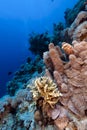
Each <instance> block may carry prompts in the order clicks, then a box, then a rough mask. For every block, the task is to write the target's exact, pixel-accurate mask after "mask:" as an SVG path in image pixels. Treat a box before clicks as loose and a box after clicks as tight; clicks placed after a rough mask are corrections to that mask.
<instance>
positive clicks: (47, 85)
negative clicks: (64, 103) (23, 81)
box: [27, 77, 62, 108]
mask: <svg viewBox="0 0 87 130" xmlns="http://www.w3.org/2000/svg"><path fill="white" fill-rule="evenodd" d="M27 87H29V86H27ZM30 88H31V92H32V93H33V99H34V100H36V101H37V100H38V99H39V98H41V97H42V98H43V105H44V106H46V104H49V105H50V106H51V107H52V108H53V107H54V105H55V104H56V103H57V102H58V99H59V97H60V96H62V95H61V93H60V92H59V91H58V88H57V85H56V84H55V83H54V82H53V81H52V79H50V78H48V77H40V78H37V79H36V80H35V84H34V87H32V86H30Z"/></svg>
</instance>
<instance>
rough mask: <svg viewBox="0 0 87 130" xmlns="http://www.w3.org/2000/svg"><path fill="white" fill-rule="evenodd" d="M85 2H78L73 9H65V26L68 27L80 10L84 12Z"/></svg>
mask: <svg viewBox="0 0 87 130" xmlns="http://www.w3.org/2000/svg"><path fill="white" fill-rule="evenodd" d="M86 2H87V1H86V0H79V1H78V2H77V3H76V5H75V6H74V7H73V9H67V10H66V11H65V22H66V26H70V25H71V24H72V23H73V21H74V20H75V18H76V17H77V15H78V13H79V12H80V11H82V10H86V5H87V3H86Z"/></svg>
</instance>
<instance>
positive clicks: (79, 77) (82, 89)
mask: <svg viewBox="0 0 87 130" xmlns="http://www.w3.org/2000/svg"><path fill="white" fill-rule="evenodd" d="M73 10H74V11H73ZM72 12H73V13H72ZM65 19H66V25H67V26H68V27H67V28H64V26H63V24H62V23H59V24H54V31H53V36H52V37H49V36H48V33H44V34H32V35H30V39H29V41H30V44H31V46H30V50H31V51H32V52H34V53H35V54H39V56H37V57H36V58H35V59H34V60H33V61H31V59H30V58H29V57H28V59H27V63H25V64H23V65H22V66H21V67H20V69H19V70H18V71H17V72H15V75H14V77H13V79H12V80H11V81H9V82H8V83H7V88H8V94H9V95H6V96H4V97H3V98H1V99H0V130H8V129H9V130H15V129H16V130H45V129H46V130H86V129H87V2H86V0H83V1H82V0H79V2H78V3H77V4H76V5H75V7H74V8H73V9H72V10H70V9H68V10H67V11H66V12H65ZM50 41H52V42H54V44H53V43H50V44H49V50H48V43H49V42H50ZM69 43H70V44H69ZM36 45H37V48H36ZM42 45H43V46H42ZM57 45H59V46H60V47H59V46H57ZM46 50H48V51H47V52H44V51H46ZM43 52H44V54H43ZM42 54H43V60H42V59H41V57H42ZM43 61H44V63H45V65H44V63H43Z"/></svg>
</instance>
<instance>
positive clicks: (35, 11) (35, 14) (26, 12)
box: [0, 0, 78, 96]
mask: <svg viewBox="0 0 87 130" xmlns="http://www.w3.org/2000/svg"><path fill="white" fill-rule="evenodd" d="M77 1H78V0H54V1H53V2H52V0H0V96H2V95H3V94H4V93H5V92H6V86H5V84H6V82H7V81H8V80H10V79H11V76H8V72H9V71H12V72H15V71H16V70H17V69H18V68H19V66H20V65H21V64H22V63H24V62H25V60H26V57H27V56H29V55H30V56H32V55H31V54H30V53H29V51H28V34H29V33H30V32H32V31H35V32H44V31H45V30H50V32H51V31H52V24H53V23H57V22H59V21H62V22H64V11H65V9H66V8H67V7H69V8H72V7H73V6H74V4H75V3H76V2H77Z"/></svg>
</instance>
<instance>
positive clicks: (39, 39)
mask: <svg viewBox="0 0 87 130" xmlns="http://www.w3.org/2000/svg"><path fill="white" fill-rule="evenodd" d="M49 42H50V37H49V34H48V32H44V33H42V34H36V33H31V34H30V35H29V44H30V47H29V50H31V51H32V52H33V53H34V54H35V55H37V54H39V55H40V56H41V57H42V56H43V52H44V51H47V48H48V44H49Z"/></svg>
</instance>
